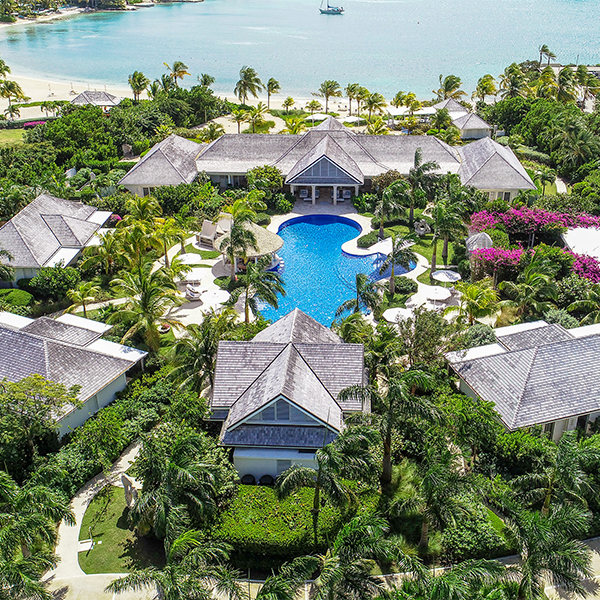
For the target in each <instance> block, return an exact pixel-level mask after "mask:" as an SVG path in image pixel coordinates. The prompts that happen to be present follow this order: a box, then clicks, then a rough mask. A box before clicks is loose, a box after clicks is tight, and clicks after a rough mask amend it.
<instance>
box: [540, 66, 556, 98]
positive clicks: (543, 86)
mask: <svg viewBox="0 0 600 600" xmlns="http://www.w3.org/2000/svg"><path fill="white" fill-rule="evenodd" d="M534 89H535V95H536V96H537V97H538V98H556V94H557V91H558V83H557V81H556V77H555V75H554V70H553V69H552V67H546V68H545V69H544V70H543V71H542V72H541V73H540V76H539V78H538V80H537V82H536V84H535V86H534Z"/></svg>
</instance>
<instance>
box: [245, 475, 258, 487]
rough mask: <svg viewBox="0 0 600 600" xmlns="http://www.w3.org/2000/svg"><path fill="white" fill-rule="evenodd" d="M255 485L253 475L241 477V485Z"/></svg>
mask: <svg viewBox="0 0 600 600" xmlns="http://www.w3.org/2000/svg"><path fill="white" fill-rule="evenodd" d="M255 484H256V477H254V475H249V474H248V475H244V476H243V477H242V485H255Z"/></svg>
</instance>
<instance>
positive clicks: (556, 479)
mask: <svg viewBox="0 0 600 600" xmlns="http://www.w3.org/2000/svg"><path fill="white" fill-rule="evenodd" d="M548 450H549V453H548V454H547V456H546V459H545V461H544V465H543V466H542V467H541V468H539V467H538V469H537V470H536V471H535V472H533V473H528V474H526V475H521V476H520V477H516V478H514V479H513V480H512V481H511V485H513V486H514V487H515V489H517V490H520V491H521V497H522V499H523V500H524V501H525V502H526V503H527V504H534V505H538V504H539V503H541V504H542V508H541V511H540V514H541V516H542V517H548V516H549V514H550V509H551V508H552V507H553V506H554V504H555V503H560V502H563V503H564V502H570V503H575V504H578V505H580V506H581V507H582V508H587V501H586V497H591V496H593V495H595V494H596V493H597V489H596V487H595V486H594V484H593V480H590V478H589V477H588V475H587V473H586V471H585V467H589V466H590V465H593V464H597V463H598V461H600V450H599V449H597V448H594V447H593V446H591V445H590V444H588V443H587V442H586V441H585V440H580V441H578V440H577V433H576V432H575V431H566V432H565V433H563V434H562V436H561V438H560V440H559V442H558V444H556V445H554V444H552V445H550V446H549V447H548Z"/></svg>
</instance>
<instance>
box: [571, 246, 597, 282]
mask: <svg viewBox="0 0 600 600" xmlns="http://www.w3.org/2000/svg"><path fill="white" fill-rule="evenodd" d="M566 252H567V253H568V254H570V255H571V256H572V257H573V258H574V259H575V261H574V262H573V272H574V273H576V274H577V275H579V277H583V278H584V279H589V280H590V281H593V282H594V283H600V263H599V262H598V261H597V260H596V259H595V258H593V257H592V256H585V255H584V254H575V252H571V250H567V251H566Z"/></svg>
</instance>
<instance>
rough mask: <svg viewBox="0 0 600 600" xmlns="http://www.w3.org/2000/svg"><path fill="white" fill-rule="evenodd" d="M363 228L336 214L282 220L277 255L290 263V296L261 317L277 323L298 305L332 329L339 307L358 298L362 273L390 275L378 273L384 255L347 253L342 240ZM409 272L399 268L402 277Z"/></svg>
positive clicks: (375, 276)
mask: <svg viewBox="0 0 600 600" xmlns="http://www.w3.org/2000/svg"><path fill="white" fill-rule="evenodd" d="M361 231H362V229H361V227H360V225H359V224H358V223H356V222H355V221H353V220H352V219H347V218H345V217H338V216H334V215H310V216H304V217H296V218H294V219H290V220H289V221H286V222H285V223H282V224H281V226H280V227H279V231H278V233H279V235H280V236H281V237H282V238H283V240H284V245H283V248H282V249H281V251H280V252H278V254H279V255H280V256H281V258H282V259H283V261H284V263H285V267H284V269H283V280H284V283H285V290H286V295H285V296H284V297H282V298H280V299H279V308H278V309H277V310H275V309H273V308H272V307H270V306H266V307H264V308H263V309H262V310H261V313H262V315H263V316H264V317H265V318H266V319H271V320H273V321H276V320H277V319H279V318H280V317H282V316H283V315H285V314H287V313H288V312H290V311H291V310H293V309H294V308H299V309H300V310H302V311H303V312H305V313H306V314H307V315H310V316H311V317H313V318H314V319H316V320H317V321H319V323H322V324H323V325H326V326H327V327H329V326H330V325H331V323H332V322H333V320H334V319H335V311H336V309H337V308H338V306H339V305H340V304H342V302H344V301H345V300H348V299H349V298H352V297H353V296H354V293H355V291H354V280H355V277H356V274H357V273H366V274H367V275H369V277H371V278H372V279H374V280H377V279H381V278H382V277H385V275H383V276H381V275H379V268H380V266H381V264H382V262H383V260H384V259H385V256H384V255H383V254H369V255H368V256H351V255H349V254H346V253H344V252H342V244H344V243H345V242H347V241H348V240H351V239H353V238H355V237H356V236H357V235H359V234H360V232H361ZM404 272H406V271H405V270H404V269H402V268H398V267H397V268H396V273H397V274H398V275H400V274H401V273H404ZM387 275H388V276H389V273H388V274H387Z"/></svg>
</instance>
